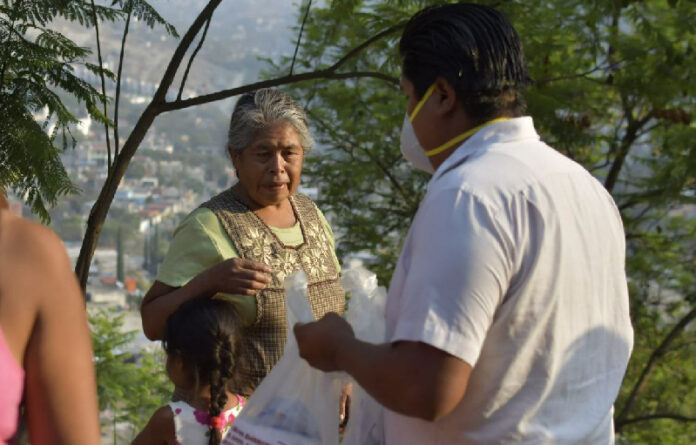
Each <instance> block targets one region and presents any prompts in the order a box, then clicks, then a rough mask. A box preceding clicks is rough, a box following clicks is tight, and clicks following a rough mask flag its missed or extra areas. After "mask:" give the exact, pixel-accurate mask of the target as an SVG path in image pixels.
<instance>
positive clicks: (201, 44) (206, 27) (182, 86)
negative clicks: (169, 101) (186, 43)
mask: <svg viewBox="0 0 696 445" xmlns="http://www.w3.org/2000/svg"><path fill="white" fill-rule="evenodd" d="M211 21H212V17H210V18H209V19H208V21H207V22H205V28H203V35H202V36H201V40H200V41H199V42H198V45H197V46H196V49H194V50H193V53H191V57H189V61H188V63H187V64H186V70H185V71H184V76H183V77H182V78H181V85H180V86H179V94H177V95H176V100H181V94H182V93H183V92H184V85H186V79H188V75H189V71H190V70H191V65H192V64H193V59H195V58H196V54H198V51H200V50H201V48H202V47H203V42H205V36H206V35H208V28H210V22H211Z"/></svg>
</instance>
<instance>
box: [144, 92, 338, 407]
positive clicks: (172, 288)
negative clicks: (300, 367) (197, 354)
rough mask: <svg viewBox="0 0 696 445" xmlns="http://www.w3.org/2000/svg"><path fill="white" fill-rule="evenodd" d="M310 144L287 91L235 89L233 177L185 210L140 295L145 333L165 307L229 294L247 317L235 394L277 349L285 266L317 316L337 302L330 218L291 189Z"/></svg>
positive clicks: (247, 389)
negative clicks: (302, 282)
mask: <svg viewBox="0 0 696 445" xmlns="http://www.w3.org/2000/svg"><path fill="white" fill-rule="evenodd" d="M311 145H312V138H311V136H310V134H309V130H308V127H307V118H306V115H305V112H304V110H303V109H302V107H300V106H299V105H298V104H297V103H296V102H295V101H294V100H293V99H292V98H291V97H289V96H288V95H287V94H285V93H283V92H282V91H280V90H277V89H262V90H259V91H256V92H255V93H248V94H245V95H243V96H242V97H241V98H240V99H239V101H238V102H237V105H236V107H235V109H234V112H233V113H232V119H231V122H230V130H229V138H228V147H227V148H228V151H229V154H230V156H231V158H232V163H233V164H234V168H235V170H236V172H237V176H238V178H239V182H238V183H237V184H236V185H234V186H233V187H232V188H230V189H229V190H226V191H224V192H222V193H220V194H219V195H217V196H214V197H213V198H212V199H211V200H209V201H208V202H206V203H204V204H202V205H201V206H200V207H199V208H198V209H196V210H194V211H193V212H192V213H191V214H190V215H188V216H187V217H186V218H185V219H184V221H183V222H182V223H181V225H180V226H179V227H178V229H177V230H176V232H175V234H174V239H173V241H172V243H171V246H170V249H169V252H168V253H167V256H166V257H165V259H164V263H163V264H162V265H161V267H160V270H159V275H158V277H157V280H156V281H155V282H154V284H153V285H152V287H151V288H150V290H149V291H148V293H147V295H146V296H145V299H144V301H143V305H142V322H143V330H144V331H145V335H147V337H148V338H150V339H152V340H155V339H160V338H162V333H163V330H164V325H165V323H166V320H167V317H169V315H170V314H171V313H172V312H174V310H176V308H177V307H179V305H181V304H182V303H183V302H184V301H187V300H190V299H192V298H210V297H216V298H220V297H221V298H226V299H228V300H231V301H233V302H234V303H235V305H236V306H237V309H238V312H240V314H241V316H242V319H243V324H244V325H246V328H245V330H244V332H243V338H242V340H241V345H240V346H241V351H243V356H242V357H241V360H240V363H239V366H238V376H237V379H236V380H237V388H235V392H237V393H239V394H242V395H250V394H251V392H253V390H254V389H255V388H256V386H257V385H258V384H259V382H260V381H261V379H263V378H264V377H265V376H266V374H267V373H268V372H269V371H270V369H271V368H272V367H273V366H274V365H275V363H276V362H277V361H278V359H279V358H280V356H281V354H282V351H283V346H284V344H285V339H286V335H287V333H286V327H285V323H286V322H285V292H284V290H283V280H284V279H285V277H286V276H288V275H289V274H291V273H293V272H295V271H297V270H304V272H305V273H306V274H307V278H308V297H309V301H310V303H311V306H312V309H313V311H314V315H315V316H316V317H317V318H320V317H322V316H323V315H324V314H325V313H327V312H338V313H341V312H342V311H343V308H344V303H345V292H344V290H343V288H342V287H341V285H340V283H339V281H338V272H339V266H338V260H337V259H336V254H335V252H334V240H333V233H332V231H331V228H330V227H329V225H328V223H327V222H326V219H325V218H324V216H323V215H322V213H321V212H320V211H319V209H318V208H317V207H316V205H315V204H314V203H313V202H312V200H311V199H309V198H308V197H306V196H304V195H300V194H296V193H295V191H296V189H297V186H298V184H299V182H300V175H301V173H302V162H303V160H304V156H305V153H306V152H307V150H309V148H310V147H311Z"/></svg>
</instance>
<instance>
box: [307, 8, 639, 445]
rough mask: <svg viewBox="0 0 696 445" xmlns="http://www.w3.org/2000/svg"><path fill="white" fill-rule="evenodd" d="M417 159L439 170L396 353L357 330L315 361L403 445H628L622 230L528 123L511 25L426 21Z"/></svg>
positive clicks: (407, 255) (324, 330) (410, 126)
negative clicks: (620, 422)
mask: <svg viewBox="0 0 696 445" xmlns="http://www.w3.org/2000/svg"><path fill="white" fill-rule="evenodd" d="M400 52H401V55H402V60H403V64H402V68H403V77H402V90H403V91H404V93H405V94H406V96H407V97H408V105H407V116H406V119H405V121H404V129H403V133H402V141H401V142H402V151H403V152H404V156H406V158H407V159H409V160H410V161H411V162H412V163H413V164H414V166H416V167H417V168H421V169H423V170H426V171H429V172H431V173H433V178H432V179H431V181H430V183H429V184H428V190H427V193H426V195H425V198H424V199H423V202H422V203H421V206H420V208H419V210H418V213H417V214H416V217H415V219H414V221H413V224H412V226H411V229H410V231H409V234H408V237H407V239H406V242H405V244H404V248H403V251H402V252H401V256H400V258H399V262H398V264H397V266H396V270H395V271H394V276H393V278H392V282H391V284H390V288H389V295H388V300H387V309H386V323H387V340H388V343H385V344H382V345H373V344H368V343H364V342H361V341H358V340H356V339H355V337H354V336H353V333H352V330H351V329H350V326H348V325H347V324H346V323H345V322H344V321H343V320H342V319H340V317H338V316H335V315H331V314H330V315H329V316H326V317H324V318H323V319H322V320H320V321H318V322H316V323H310V324H306V325H301V326H300V325H298V326H296V328H295V334H296V337H297V339H298V343H299V346H300V354H301V355H302V357H304V358H305V359H306V360H307V361H308V362H309V363H310V364H311V365H312V366H315V367H318V368H320V369H323V370H326V371H329V370H344V371H346V372H348V373H349V374H351V375H352V376H353V377H354V378H355V379H356V380H357V381H358V383H360V385H361V386H362V387H363V388H365V389H366V390H367V391H368V392H369V393H370V394H372V395H373V396H374V397H375V399H376V400H378V401H379V402H380V403H382V404H383V405H384V406H385V407H386V408H387V412H386V413H385V435H386V443H387V444H389V445H392V444H398V445H403V444H443V445H444V444H447V445H450V444H469V443H480V444H489V443H535V444H536V443H588V444H608V443H613V440H614V432H613V408H612V406H613V403H614V400H615V398H616V395H617V394H618V391H619V387H620V385H621V381H622V379H623V375H624V372H625V370H626V366H627V364H628V359H629V355H630V352H631V349H632V346H633V330H632V327H631V322H630V317H629V311H628V306H629V305H628V291H627V285H626V276H625V272H624V256H625V244H624V232H623V227H622V224H621V217H620V215H619V212H618V210H617V208H616V206H615V204H614V202H613V200H612V198H611V196H610V195H609V194H608V193H607V192H606V190H605V189H604V188H603V187H602V185H601V184H600V183H599V182H598V181H596V180H595V179H594V178H593V177H592V176H591V175H590V174H589V173H588V172H587V171H586V170H585V169H583V168H582V167H581V166H580V165H578V164H576V163H575V162H573V161H572V160H570V159H568V158H566V157H564V156H563V155H561V154H559V153H558V152H556V151H555V150H553V149H552V148H550V147H549V146H547V145H546V144H544V143H543V142H541V141H540V140H539V136H538V134H537V133H536V131H535V130H534V125H533V123H532V119H531V118H530V117H522V111H523V105H522V101H521V100H520V98H519V89H521V88H522V87H523V86H524V85H525V84H526V83H527V82H528V78H527V72H526V68H525V64H524V58H523V55H522V51H521V45H520V43H519V38H518V36H517V33H516V32H515V30H514V29H513V28H512V26H511V25H510V23H509V22H508V21H507V19H505V17H504V16H502V15H501V14H500V13H498V12H497V11H495V10H493V9H491V8H488V7H485V6H480V5H473V4H466V3H463V4H454V5H446V6H441V7H436V8H430V9H426V10H424V11H421V12H420V13H418V14H416V15H415V16H414V17H413V18H412V19H411V20H410V21H409V23H408V24H407V25H406V28H405V30H404V33H403V35H402V38H401V42H400Z"/></svg>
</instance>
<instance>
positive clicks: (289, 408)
mask: <svg viewBox="0 0 696 445" xmlns="http://www.w3.org/2000/svg"><path fill="white" fill-rule="evenodd" d="M285 292H286V300H285V301H286V318H287V324H288V335H287V341H286V343H285V348H284V350H283V356H282V357H281V358H280V360H278V363H277V364H276V365H275V367H274V368H273V369H272V370H271V372H270V373H269V374H268V375H267V376H266V378H265V379H264V380H263V381H262V382H261V384H260V385H259V386H258V387H257V388H256V391H254V394H253V395H252V396H251V397H250V398H249V400H248V401H247V404H246V406H245V407H244V410H242V413H241V414H240V415H239V417H238V418H237V419H236V420H235V422H234V424H233V425H232V428H231V429H230V430H229V431H228V433H227V434H226V435H225V438H224V440H223V442H222V443H223V445H259V444H264V445H337V444H338V406H339V398H340V395H341V384H342V381H343V380H344V379H343V378H342V376H341V373H324V372H322V371H320V370H318V369H314V368H312V367H310V366H309V364H308V363H307V362H306V361H305V360H303V359H302V358H300V354H299V350H298V347H297V340H296V339H295V336H294V335H293V332H292V328H293V326H294V325H295V323H297V322H303V323H307V322H310V321H314V315H313V313H312V309H311V307H310V305H309V301H308V300H307V277H306V275H305V273H304V272H302V271H299V272H296V273H294V274H292V275H290V276H289V277H287V278H286V279H285Z"/></svg>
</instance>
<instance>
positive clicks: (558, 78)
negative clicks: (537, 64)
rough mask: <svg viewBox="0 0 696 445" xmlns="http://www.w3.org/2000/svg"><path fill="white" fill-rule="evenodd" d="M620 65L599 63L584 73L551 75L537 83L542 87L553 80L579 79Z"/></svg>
mask: <svg viewBox="0 0 696 445" xmlns="http://www.w3.org/2000/svg"><path fill="white" fill-rule="evenodd" d="M618 66H619V62H616V63H613V64H610V65H608V66H607V65H597V66H596V67H594V68H592V69H589V70H587V71H585V72H583V73H577V74H568V75H565V76H558V77H551V78H548V79H542V80H538V81H537V82H536V85H537V86H539V87H541V86H544V85H545V84H548V83H551V82H555V81H558V80H570V79H577V78H580V77H587V76H589V75H590V74H592V73H595V72H597V71H600V70H605V69H611V70H613V69H615V68H617V67H618Z"/></svg>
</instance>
